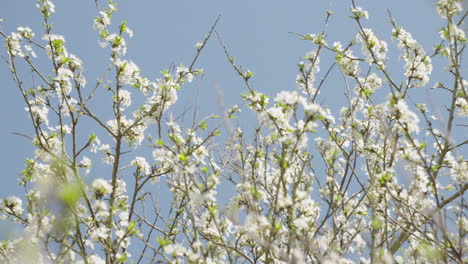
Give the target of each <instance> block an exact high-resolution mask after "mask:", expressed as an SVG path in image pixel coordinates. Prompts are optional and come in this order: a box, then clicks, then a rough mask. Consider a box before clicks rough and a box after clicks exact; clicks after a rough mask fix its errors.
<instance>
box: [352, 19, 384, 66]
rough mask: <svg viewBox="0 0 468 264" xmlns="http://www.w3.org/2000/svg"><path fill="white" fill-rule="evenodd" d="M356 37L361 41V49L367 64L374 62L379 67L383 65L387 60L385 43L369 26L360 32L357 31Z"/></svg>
mask: <svg viewBox="0 0 468 264" xmlns="http://www.w3.org/2000/svg"><path fill="white" fill-rule="evenodd" d="M356 38H357V40H358V41H359V42H361V43H362V49H361V50H362V53H363V54H364V55H366V61H367V62H368V63H369V64H372V63H376V64H378V65H379V66H380V67H384V66H385V61H386V60H387V51H388V48H387V43H386V42H385V41H383V40H380V39H379V38H377V36H376V35H375V34H374V32H373V31H372V29H370V28H365V29H364V30H363V31H362V32H359V33H358V34H357V36H356Z"/></svg>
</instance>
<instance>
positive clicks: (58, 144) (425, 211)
mask: <svg viewBox="0 0 468 264" xmlns="http://www.w3.org/2000/svg"><path fill="white" fill-rule="evenodd" d="M37 8H38V10H39V11H40V13H41V14H42V17H43V27H44V31H43V33H41V35H42V36H41V37H37V36H36V34H37V33H33V32H32V30H31V29H29V28H26V27H18V28H17V30H16V31H15V32H11V33H7V32H4V31H3V30H1V29H0V35H2V36H3V38H4V40H5V49H4V52H3V53H2V57H3V58H4V62H5V63H6V64H7V65H8V66H9V69H10V71H11V76H12V78H13V80H14V81H15V83H16V85H17V87H18V90H19V91H20V93H21V95H22V96H23V98H24V102H25V106H26V110H27V112H28V115H29V118H30V121H31V124H32V126H33V128H34V134H33V135H24V136H25V137H28V138H30V139H31V141H32V143H33V145H34V147H35V152H34V156H33V157H30V158H29V159H27V160H26V164H25V169H24V170H23V171H22V173H21V177H20V183H21V185H23V186H24V191H25V193H24V195H23V196H21V197H16V196H9V197H7V198H4V199H2V200H0V213H1V216H2V217H3V218H8V219H10V220H11V221H14V222H16V223H18V224H19V225H21V226H22V227H23V228H22V229H23V231H22V233H21V234H20V235H19V236H18V237H16V238H14V239H10V240H6V241H2V242H1V244H0V260H1V262H2V263H86V264H91V263H96V264H97V263H127V262H128V263H166V262H167V263H354V262H356V263H358V262H361V263H393V262H395V263H449V262H454V263H463V262H464V261H465V260H466V255H467V246H468V237H467V232H468V220H467V218H466V201H465V198H466V197H465V196H466V195H465V192H466V190H467V188H468V161H467V160H466V158H465V157H463V152H465V154H466V144H467V143H468V141H467V139H466V123H465V124H463V122H466V117H467V116H468V93H467V89H468V81H467V80H465V79H464V78H463V75H466V74H467V72H466V69H467V68H466V66H464V65H463V64H462V58H463V57H464V52H465V48H466V46H467V39H466V36H465V33H464V31H463V30H461V29H460V25H461V24H462V23H463V20H464V19H465V17H466V16H467V14H468V13H467V12H466V11H463V10H462V8H461V5H460V1H459V0H458V1H457V0H440V1H438V3H437V4H436V8H437V10H438V13H439V15H440V16H441V17H442V18H443V19H445V22H446V25H445V27H444V28H442V29H441V30H440V36H441V40H440V42H439V44H438V45H436V46H435V47H434V48H433V49H427V48H424V47H422V46H421V45H420V44H418V42H417V41H416V40H415V39H414V38H413V37H412V35H411V33H410V32H408V31H406V30H405V29H404V28H403V27H402V26H400V25H399V24H398V23H397V21H395V20H394V19H393V18H392V17H391V15H390V16H389V17H390V23H391V25H392V26H393V30H392V32H391V34H392V37H393V39H394V40H395V41H394V43H392V44H387V43H386V42H385V41H383V40H381V39H380V38H379V37H378V34H376V33H374V32H373V30H372V29H371V28H369V27H368V26H367V25H366V19H367V17H368V13H367V11H365V10H364V9H363V8H361V7H357V6H356V4H355V3H354V1H352V2H351V9H350V17H351V19H352V20H354V21H355V23H356V29H357V33H356V37H355V38H354V39H353V40H350V41H349V42H335V43H333V44H329V43H328V42H327V31H326V28H327V27H324V30H323V31H322V32H320V33H318V34H305V35H300V36H301V38H302V39H303V40H306V41H309V42H310V43H311V44H312V45H313V46H314V49H313V50H312V51H311V52H309V53H307V54H306V55H305V57H304V59H303V61H300V62H299V64H298V69H297V70H298V75H297V79H296V83H297V87H296V88H295V89H292V91H282V92H280V93H278V94H277V95H276V96H275V97H274V98H273V99H270V98H269V97H268V96H267V95H265V94H263V93H261V92H260V91H258V90H255V89H254V87H253V86H252V85H251V83H250V79H251V78H252V76H253V73H252V72H250V71H244V70H242V69H241V67H239V66H238V65H237V64H236V62H235V59H234V57H232V56H231V55H230V54H229V51H228V49H227V48H226V46H225V45H224V44H223V42H222V40H221V38H220V36H219V35H218V33H217V32H216V23H215V24H214V25H213V26H212V28H211V29H210V31H209V32H208V34H207V35H206V36H205V38H204V40H203V41H202V42H200V43H198V44H196V50H195V56H194V59H193V61H191V62H190V64H189V66H182V65H181V66H179V67H174V68H173V69H170V70H164V71H162V72H161V76H160V77H159V78H158V79H156V80H151V79H149V78H148V77H146V76H143V75H142V74H141V72H140V69H139V67H138V65H136V64H135V63H134V62H132V61H131V60H129V59H127V58H126V51H127V45H126V39H127V38H128V37H131V36H132V34H133V33H132V31H131V30H130V29H129V28H128V27H127V24H126V22H121V23H120V24H118V26H116V27H114V26H112V25H113V24H112V21H113V20H112V17H113V14H114V13H115V12H116V11H117V9H116V3H114V2H113V1H108V2H107V3H106V5H105V6H102V5H101V4H100V3H99V2H98V1H96V9H97V13H96V17H95V19H94V28H95V30H96V31H97V33H98V35H99V44H100V46H101V47H102V48H103V49H105V50H108V51H109V52H110V63H109V64H108V65H106V66H105V68H106V70H105V71H104V72H103V74H102V77H101V78H99V79H98V80H92V81H90V80H88V82H87V80H86V78H85V75H84V72H83V62H82V61H81V60H80V59H79V58H78V57H77V56H76V55H74V54H72V53H71V52H69V50H68V49H67V45H66V42H65V39H64V37H63V36H62V35H59V34H58V32H55V31H54V29H53V27H52V25H51V22H50V21H51V20H52V19H53V14H54V12H55V10H54V9H55V8H54V4H53V2H52V1H50V0H38V1H37ZM330 16H331V13H330V12H329V13H327V17H326V22H325V24H327V21H328V18H329V17H330ZM216 37H217V38H218V40H219V43H220V45H222V47H223V48H224V50H225V52H226V57H227V58H228V63H230V64H231V65H232V66H233V69H234V71H235V72H237V73H238V74H239V76H240V78H242V79H243V81H244V82H245V86H246V92H245V93H244V94H243V98H244V99H245V102H246V105H247V108H248V109H249V111H253V112H254V113H255V114H256V117H257V122H256V126H255V128H254V129H253V130H249V131H246V132H244V131H243V130H242V129H241V128H237V129H227V133H228V134H229V136H227V137H225V139H226V140H225V141H224V142H222V137H217V136H218V135H219V134H220V133H221V130H222V124H223V122H224V121H225V120H226V119H228V118H234V117H236V114H237V113H238V112H239V111H240V108H239V107H238V106H234V107H232V108H231V109H229V110H227V111H226V112H225V113H221V114H220V116H221V117H217V116H208V117H206V118H203V119H198V118H197V115H195V117H194V119H193V122H192V124H190V125H187V124H185V123H180V122H177V121H176V120H175V119H174V118H172V117H171V116H170V115H168V111H167V110H168V108H169V107H171V106H172V105H174V104H175V103H176V101H177V98H178V93H179V89H180V88H181V87H182V86H183V85H184V84H186V83H187V82H191V81H192V80H193V79H194V78H197V76H198V75H199V74H200V73H202V70H201V69H197V68H195V64H196V62H197V59H198V57H199V55H200V54H201V52H202V50H203V48H204V46H205V44H206V43H207V41H208V40H209V39H215V38H216ZM393 44H395V45H397V46H398V48H399V50H400V52H401V55H400V57H399V59H401V60H402V61H404V72H403V74H395V73H393V72H391V71H390V70H389V69H388V65H389V64H390V63H392V61H393V60H391V59H389V55H388V54H387V53H388V45H393ZM325 52H329V53H331V54H334V56H335V62H334V63H333V65H332V66H331V68H329V69H328V70H327V71H326V72H325V73H324V74H323V75H320V73H319V65H320V59H319V58H320V55H321V54H322V53H325ZM36 54H37V55H36ZM43 54H44V55H45V56H43ZM434 57H438V59H440V60H442V61H444V63H445V65H443V66H442V65H441V67H440V68H437V69H434V68H435V66H433V65H432V62H431V61H432V60H433V58H434ZM465 59H466V57H465ZM39 61H41V63H43V61H47V62H48V63H49V65H50V67H51V70H50V71H49V72H45V71H44V70H41V67H40V66H39ZM19 65H21V66H19ZM334 68H339V70H340V71H341V73H342V75H343V77H344V79H345V80H346V87H345V88H346V89H347V91H348V92H347V93H346V97H347V98H346V99H347V101H348V104H347V105H344V106H343V107H342V109H341V111H340V112H339V114H336V115H334V114H332V112H331V111H330V110H329V109H327V108H326V107H325V106H324V105H321V104H319V103H318V101H319V100H318V98H320V90H321V88H322V86H323V83H324V80H325V79H326V78H328V76H329V72H330V71H331V70H332V69H334ZM435 70H437V71H443V70H446V71H447V74H449V79H448V80H447V81H444V82H437V83H436V85H435V86H434V87H431V88H433V89H439V90H440V91H442V92H443V93H446V94H447V96H445V97H441V98H443V99H444V100H445V99H447V100H446V101H445V102H443V105H444V107H445V108H444V109H441V110H440V113H439V114H438V117H437V118H438V119H440V120H443V121H441V122H434V120H433V119H436V117H435V116H434V114H432V113H431V111H432V112H434V111H435V110H437V109H431V107H430V106H427V105H426V104H424V102H415V101H414V100H412V97H411V95H412V93H413V92H414V90H417V89H425V88H424V87H426V88H428V83H429V78H430V74H431V72H432V71H435ZM26 72H32V74H33V75H34V76H35V79H36V82H37V83H36V84H35V85H30V84H29V83H28V82H27V81H26V79H25V76H24V75H25V73H26ZM317 77H320V79H317ZM377 89H379V90H380V91H379V92H383V91H382V90H385V92H384V94H386V97H382V98H381V97H378V96H375V93H376V90H377ZM100 90H102V91H105V93H106V94H107V96H108V97H109V98H111V103H110V104H109V105H108V107H109V109H110V111H111V113H112V115H113V117H112V118H111V119H110V120H107V119H105V118H104V117H103V116H101V115H100V114H99V113H97V112H96V110H95V104H96V101H95V94H96V92H98V91H100ZM134 97H141V98H144V100H142V101H141V104H140V103H139V105H138V106H135V105H134V104H135V102H138V100H132V99H134ZM100 107H104V106H100ZM86 120H87V121H86ZM89 120H91V121H92V124H94V128H95V131H93V132H92V133H90V132H89V131H87V130H84V129H83V128H82V127H83V126H82V124H83V122H89ZM150 135H152V136H150ZM460 135H461V136H460ZM145 139H147V140H148V141H149V142H150V144H149V145H150V146H149V147H148V144H143V142H144V140H145ZM310 139H311V140H310ZM219 146H222V149H221V150H220V149H219ZM145 148H149V150H150V152H149V153H152V155H151V156H150V155H148V156H144V155H140V156H136V155H134V154H133V153H134V151H133V150H135V149H145ZM143 153H144V152H143ZM132 155H133V156H132ZM89 157H92V158H89ZM101 163H102V164H103V165H100V164H101ZM99 166H107V167H108V168H109V170H108V172H109V173H107V174H106V173H104V174H103V173H96V174H94V173H93V172H94V171H95V170H98V167H99ZM221 185H222V186H221ZM161 186H166V188H168V189H169V190H170V195H171V197H160V193H159V191H158V190H159V188H164V187H161ZM227 186H228V187H227ZM226 188H230V190H229V191H230V192H231V193H232V197H231V199H230V200H229V202H228V203H221V202H220V201H219V199H218V192H219V191H224V190H226ZM167 203H170V206H167Z"/></svg>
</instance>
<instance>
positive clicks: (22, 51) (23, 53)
mask: <svg viewBox="0 0 468 264" xmlns="http://www.w3.org/2000/svg"><path fill="white" fill-rule="evenodd" d="M16 30H17V31H16V32H12V33H11V35H10V36H8V37H6V39H5V41H6V47H7V51H8V53H9V54H10V55H11V56H13V57H33V58H35V57H36V53H35V52H34V51H33V49H32V47H31V46H30V45H28V44H25V45H22V42H23V40H31V39H32V38H33V37H34V33H33V32H32V30H31V29H30V28H28V27H18V28H17V29H16Z"/></svg>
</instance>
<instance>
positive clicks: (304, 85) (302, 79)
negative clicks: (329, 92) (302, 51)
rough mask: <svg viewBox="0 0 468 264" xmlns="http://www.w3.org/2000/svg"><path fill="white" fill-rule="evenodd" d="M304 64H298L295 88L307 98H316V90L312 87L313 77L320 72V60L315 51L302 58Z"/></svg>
mask: <svg viewBox="0 0 468 264" xmlns="http://www.w3.org/2000/svg"><path fill="white" fill-rule="evenodd" d="M304 58H305V59H306V60H307V61H306V62H304V61H301V62H299V65H298V67H299V74H298V75H297V76H296V84H297V87H298V88H299V89H300V90H301V91H304V93H306V94H308V95H309V96H316V95H317V94H318V92H319V91H318V89H317V88H315V87H314V82H315V75H316V74H317V73H318V72H319V71H320V67H319V63H320V58H319V56H318V54H317V52H315V51H311V52H309V53H307V54H306V56H304Z"/></svg>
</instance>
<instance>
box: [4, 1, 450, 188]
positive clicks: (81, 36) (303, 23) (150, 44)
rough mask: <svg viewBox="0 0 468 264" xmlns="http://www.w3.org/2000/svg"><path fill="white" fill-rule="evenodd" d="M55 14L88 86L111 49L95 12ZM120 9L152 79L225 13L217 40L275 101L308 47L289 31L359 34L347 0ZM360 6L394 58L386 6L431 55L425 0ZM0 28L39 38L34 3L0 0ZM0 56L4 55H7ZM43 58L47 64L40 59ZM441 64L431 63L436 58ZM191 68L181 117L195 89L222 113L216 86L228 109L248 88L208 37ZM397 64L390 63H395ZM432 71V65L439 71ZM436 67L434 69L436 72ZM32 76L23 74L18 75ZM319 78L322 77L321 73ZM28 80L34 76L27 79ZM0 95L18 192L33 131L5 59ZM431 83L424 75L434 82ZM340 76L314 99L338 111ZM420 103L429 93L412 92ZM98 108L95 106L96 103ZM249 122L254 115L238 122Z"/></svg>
mask: <svg viewBox="0 0 468 264" xmlns="http://www.w3.org/2000/svg"><path fill="white" fill-rule="evenodd" d="M55 2H56V7H57V8H56V14H54V15H53V16H52V18H51V20H52V22H53V23H54V24H55V27H54V31H55V32H56V33H57V34H62V35H64V36H65V39H66V44H67V48H68V50H69V52H71V53H74V54H76V55H77V56H78V57H80V58H81V59H82V60H83V61H84V68H85V74H86V77H87V79H88V83H93V82H94V81H95V80H96V78H97V77H98V76H99V75H100V74H101V73H102V72H103V71H104V70H105V67H106V65H107V62H108V55H109V52H108V51H107V50H103V49H101V48H99V47H98V45H97V33H96V32H95V31H94V30H93V29H92V21H93V18H94V16H95V15H96V9H95V6H94V1H92V0H87V1H55ZM117 5H118V8H119V11H118V13H117V14H116V15H115V17H114V23H116V24H117V23H119V22H120V21H122V20H127V21H128V26H129V27H130V28H131V29H132V30H133V31H134V34H135V35H134V37H133V38H132V39H129V40H128V41H127V43H128V53H127V58H130V59H132V60H133V61H134V62H136V63H137V64H138V65H139V66H140V68H141V70H142V73H143V74H144V75H146V76H148V77H149V78H150V79H152V80H155V79H156V78H157V77H158V76H159V71H160V70H162V69H165V68H167V67H169V66H170V65H179V64H180V63H184V64H189V63H190V62H191V60H192V58H193V56H194V54H195V48H194V45H195V43H197V42H199V41H201V40H202V39H203V36H204V35H205V34H206V33H207V32H208V30H209V29H210V27H211V25H212V24H213V22H214V21H215V20H216V18H217V17H218V16H219V15H221V19H220V22H219V25H218V27H217V31H218V32H219V33H220V35H221V37H222V38H223V41H224V43H225V44H226V46H227V47H228V49H229V51H230V53H231V54H232V55H233V56H235V57H236V58H237V60H236V62H237V63H238V64H239V65H242V66H243V67H244V68H245V69H250V70H251V71H253V72H254V73H255V76H254V77H253V79H252V84H253V85H254V88H255V89H257V90H259V91H261V92H264V93H266V94H268V95H271V96H272V97H274V94H275V93H276V92H279V91H281V90H295V89H296V88H295V76H296V73H297V67H296V65H297V63H298V62H299V60H300V59H301V58H302V57H303V55H304V54H305V53H306V52H308V51H310V50H312V49H313V48H314V47H313V46H312V45H311V44H310V43H308V42H306V41H301V40H300V39H299V38H298V37H297V36H296V35H294V34H290V33H288V32H298V33H318V32H320V31H321V30H322V27H323V22H324V18H325V14H326V11H327V10H332V11H333V12H334V13H333V16H332V18H331V20H330V24H329V34H328V35H329V37H328V39H327V40H328V42H329V43H332V42H334V41H343V42H347V41H349V40H350V39H352V38H353V37H354V36H355V35H356V33H357V31H358V30H357V26H356V24H355V23H354V21H353V20H351V19H349V18H348V15H349V11H348V10H349V8H350V6H351V1H350V0H330V1H325V0H320V1H319V0H315V1H312V0H308V1H306V0H292V1H271V0H270V1H266V0H262V1H247V0H238V1H219V0H205V1H189V0H185V1H155V0H153V1H151V0H134V1H128V0H127V1H117ZM357 5H359V6H362V7H363V8H365V9H367V10H368V11H369V14H370V19H369V20H368V21H366V22H365V23H366V27H370V28H372V29H374V32H377V35H378V36H379V37H381V38H382V39H384V40H385V41H387V43H388V44H389V46H390V47H391V50H390V52H393V53H390V56H391V57H393V59H394V61H395V62H397V63H398V59H397V57H398V53H397V52H396V48H395V47H396V43H395V42H392V41H391V25H390V23H389V17H388V14H387V9H389V10H391V12H392V15H393V17H394V18H395V19H396V20H397V22H398V24H399V25H401V26H403V27H404V28H405V29H407V30H408V31H410V32H412V33H413V36H414V37H415V38H416V39H417V40H418V41H419V42H420V43H421V44H422V45H423V46H424V47H425V48H426V50H427V51H430V50H431V49H432V47H433V46H434V44H436V43H437V42H438V41H439V37H438V33H437V31H438V29H440V28H441V27H442V20H441V19H440V18H439V17H438V16H437V13H436V12H435V9H434V8H433V4H432V1H429V0H411V1H407V0H393V1H383V0H380V1H375V0H373V1H372V0H361V1H357ZM0 18H2V19H3V20H4V22H3V23H2V25H1V27H2V29H3V30H4V31H6V32H11V31H12V30H14V28H15V27H16V26H19V25H21V26H29V27H31V28H32V29H33V31H34V32H35V33H36V36H40V35H41V32H42V28H41V26H40V23H41V20H40V14H39V12H38V11H37V10H36V8H35V1H33V0H22V1H3V3H2V8H1V9H0ZM2 54H5V53H4V51H3V52H2ZM321 61H322V62H323V64H322V65H321V68H322V74H323V72H324V71H325V70H326V69H327V67H328V66H329V65H330V64H331V63H332V62H333V57H330V56H327V55H325V56H324V57H322V59H321ZM43 62H46V61H44V60H43ZM435 63H437V61H436V62H435ZM197 67H199V68H203V69H204V76H203V78H201V79H200V80H197V81H195V82H194V83H193V84H192V85H188V86H186V87H184V88H183V89H182V91H181V92H180V99H179V101H178V103H177V104H176V106H175V107H173V108H172V109H171V110H172V111H173V112H174V113H180V112H182V111H183V109H184V107H192V109H193V107H194V105H195V102H194V99H193V98H195V97H194V96H195V94H196V89H197V88H199V89H200V94H201V97H200V98H201V106H200V116H201V117H203V116H207V115H210V114H215V113H218V114H219V104H218V103H217V99H216V98H217V96H216V92H215V89H214V87H215V86H217V87H219V88H220V89H221V91H222V93H223V94H224V101H225V105H226V106H231V105H234V104H241V103H242V99H241V96H240V94H241V93H242V92H244V91H246V90H247V89H246V87H245V86H244V85H243V81H242V80H241V79H240V78H239V77H238V76H236V74H235V72H234V71H233V69H232V67H231V66H230V65H229V63H228V61H227V59H226V57H225V55H224V53H223V50H222V48H221V46H220V45H219V43H218V41H217V40H216V38H212V39H211V40H210V41H209V42H208V45H207V47H206V49H205V50H204V51H203V53H202V55H201V58H200V60H199V61H198V63H197ZM397 68H398V65H396V67H395V69H397ZM435 71H437V69H436V70H435ZM437 74H438V73H436V72H435V73H434V74H433V77H434V76H437ZM24 76H28V75H24ZM321 76H322V75H319V78H321ZM28 78H30V77H29V76H28ZM0 80H1V89H2V96H1V97H0V100H1V103H0V122H1V126H0V144H1V146H2V147H1V148H0V167H1V168H2V173H1V176H0V177H1V179H2V184H1V185H0V196H1V197H4V196H8V195H13V194H19V193H20V191H21V188H20V187H19V186H18V182H17V175H18V174H19V172H20V171H21V170H22V169H23V167H24V162H23V161H24V159H25V158H28V157H31V156H32V149H33V148H32V144H31V142H30V141H29V140H27V139H25V138H23V137H20V136H17V135H14V134H12V133H13V132H17V133H22V134H27V135H32V132H33V131H32V126H31V125H30V122H29V120H28V116H27V113H26V112H25V111H24V102H23V99H22V97H21V95H20V93H19V91H18V89H17V88H16V86H15V84H14V82H13V81H11V75H10V73H9V70H8V68H7V66H6V64H5V63H0ZM435 81H436V79H433V80H431V81H430V83H429V86H430V85H433V84H434V82H435ZM343 94H344V86H343V81H342V77H341V75H340V74H338V73H337V72H335V73H333V74H332V75H331V79H330V80H329V81H327V85H325V87H324V90H323V92H322V94H321V96H320V100H319V101H320V102H321V103H323V104H325V105H328V106H330V107H331V108H332V109H334V112H335V113H336V112H337V111H338V109H339V108H340V107H341V105H342V104H343V103H344V102H345V101H344V96H342V95H343ZM417 96H419V97H420V98H421V99H422V100H424V99H425V98H427V97H425V96H426V94H425V93H424V92H422V93H421V94H419V95H417ZM96 107H97V108H98V106H96ZM239 122H240V125H241V126H244V127H246V126H248V125H249V122H252V119H249V118H246V119H245V120H244V119H240V121H239Z"/></svg>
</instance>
